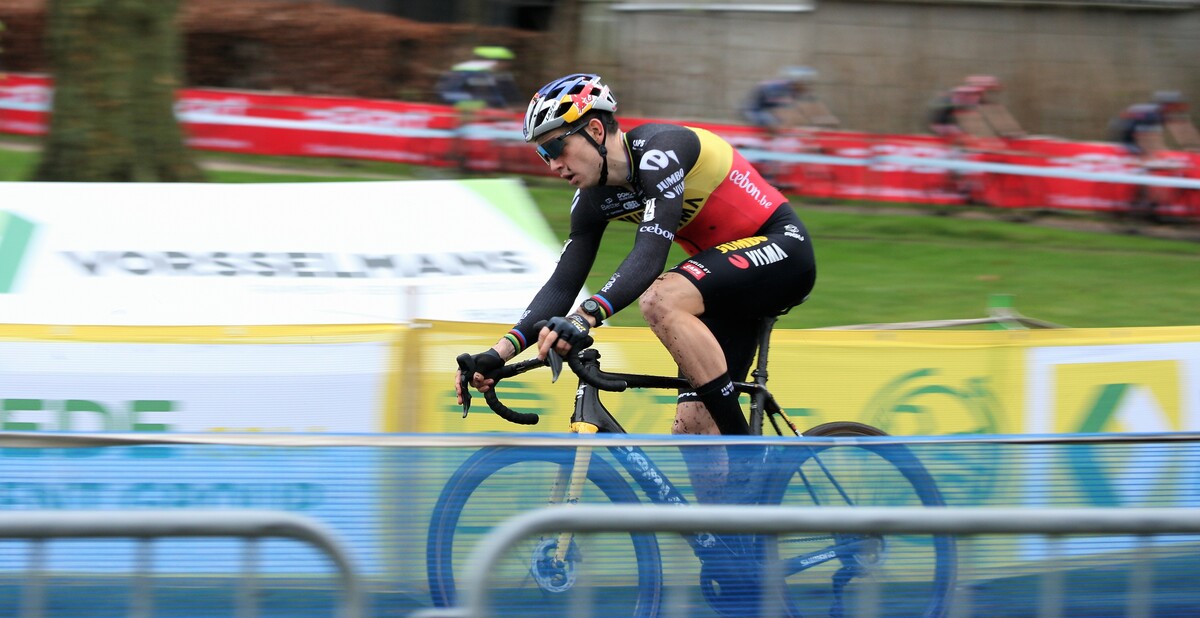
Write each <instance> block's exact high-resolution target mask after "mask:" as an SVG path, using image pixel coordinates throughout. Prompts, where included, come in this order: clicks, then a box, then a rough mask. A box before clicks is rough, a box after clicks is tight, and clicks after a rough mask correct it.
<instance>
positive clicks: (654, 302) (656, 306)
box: [638, 273, 704, 327]
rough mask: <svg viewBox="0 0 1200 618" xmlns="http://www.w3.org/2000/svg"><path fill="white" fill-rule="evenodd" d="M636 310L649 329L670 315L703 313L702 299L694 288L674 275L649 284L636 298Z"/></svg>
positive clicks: (670, 274) (680, 277) (669, 274)
mask: <svg viewBox="0 0 1200 618" xmlns="http://www.w3.org/2000/svg"><path fill="white" fill-rule="evenodd" d="M638 309H639V310H640V311H641V312H642V317H643V318H645V320H646V323H647V324H649V325H650V326H651V327H653V326H655V325H657V324H659V323H661V322H662V321H663V320H665V319H667V318H668V317H669V316H670V315H671V314H672V313H676V312H682V313H686V314H688V315H700V314H702V313H704V298H703V297H702V296H701V295H700V291H699V290H697V289H696V286H694V285H692V284H691V282H689V281H688V280H687V279H684V278H683V277H682V276H681V275H678V274H675V273H667V274H665V275H663V276H661V277H659V278H658V279H656V280H655V281H654V283H652V284H650V287H649V288H647V289H646V291H645V292H642V295H641V297H640V298H638Z"/></svg>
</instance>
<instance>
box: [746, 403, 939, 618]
mask: <svg viewBox="0 0 1200 618" xmlns="http://www.w3.org/2000/svg"><path fill="white" fill-rule="evenodd" d="M816 429H817V430H816V431H815V432H814V431H810V432H806V433H805V435H806V436H812V435H826V436H870V435H884V434H883V433H882V432H880V431H878V430H875V429H873V428H871V427H869V426H865V425H860V424H857V423H835V424H830V425H828V426H823V427H820V428H816ZM783 461H784V462H785V463H784V465H782V466H781V468H780V469H779V471H778V472H777V478H776V479H774V480H773V481H772V482H771V483H770V484H769V485H768V487H769V488H770V489H769V492H770V493H769V495H768V496H767V499H768V502H767V504H783V505H789V506H809V507H811V506H888V507H893V506H942V505H944V502H943V500H942V496H941V493H940V492H939V491H938V489H937V486H936V484H935V483H934V480H933V478H932V477H931V476H930V474H929V472H928V471H927V470H926V469H925V467H924V466H923V465H921V462H920V461H919V460H918V459H917V458H916V456H914V455H913V454H912V452H911V451H910V450H909V449H908V448H906V447H905V446H904V445H901V444H871V443H870V442H866V441H864V442H850V441H848V442H847V443H846V444H833V445H825V444H822V445H819V446H812V447H801V448H788V449H785V452H784V454H783ZM776 541H777V542H768V543H767V548H766V549H767V557H768V558H772V559H773V558H778V560H779V562H778V563H777V564H778V565H779V567H780V569H781V570H782V573H783V575H784V581H783V584H782V586H783V589H784V591H785V595H786V598H785V603H784V604H785V605H786V606H787V611H788V614H789V615H791V616H806V617H809V618H812V617H815V616H859V615H870V616H897V617H900V616H903V617H908V618H911V617H914V616H925V617H941V616H945V615H946V613H947V610H948V607H949V603H950V596H951V593H952V591H953V588H954V581H955V576H956V568H957V567H956V563H957V554H956V548H955V542H954V537H953V536H950V535H883V534H873V535H848V534H790V535H780V536H778V537H777V539H776Z"/></svg>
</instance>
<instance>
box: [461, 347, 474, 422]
mask: <svg viewBox="0 0 1200 618" xmlns="http://www.w3.org/2000/svg"><path fill="white" fill-rule="evenodd" d="M464 357H465V358H464ZM470 359H471V355H470V354H460V355H459V356H458V358H457V359H456V360H457V361H458V371H459V374H460V375H461V377H460V378H459V379H458V386H459V390H460V391H461V392H462V401H463V403H462V407H463V415H462V417H463V418H467V412H469V411H470V410H471V388H470V386H471V384H470V383H471V376H472V375H473V374H474V373H475V367H474V366H472V365H473V363H471V362H470Z"/></svg>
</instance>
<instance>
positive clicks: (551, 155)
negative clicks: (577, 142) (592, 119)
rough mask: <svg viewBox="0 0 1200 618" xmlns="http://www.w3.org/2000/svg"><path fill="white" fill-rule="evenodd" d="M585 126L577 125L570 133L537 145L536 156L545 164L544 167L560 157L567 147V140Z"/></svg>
mask: <svg viewBox="0 0 1200 618" xmlns="http://www.w3.org/2000/svg"><path fill="white" fill-rule="evenodd" d="M586 126H587V125H579V126H577V127H575V128H574V129H571V130H570V131H567V132H566V133H563V134H562V135H559V136H558V137H555V138H554V139H550V140H546V143H544V144H538V147H537V153H538V156H539V157H541V158H542V160H543V161H545V162H546V165H550V162H551V161H553V160H555V159H557V158H559V157H561V156H562V153H563V149H564V148H566V147H567V145H566V140H567V138H568V137H571V136H572V135H574V134H576V133H578V132H579V131H580V130H582V129H583V128H584V127H586Z"/></svg>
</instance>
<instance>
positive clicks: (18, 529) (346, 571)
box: [0, 510, 363, 618]
mask: <svg viewBox="0 0 1200 618" xmlns="http://www.w3.org/2000/svg"><path fill="white" fill-rule="evenodd" d="M162 537H242V538H245V539H246V543H247V549H246V551H245V552H244V553H243V562H242V567H243V573H242V577H240V578H239V590H238V594H237V613H236V614H235V616H236V617H237V618H251V617H253V616H256V615H258V614H257V609H256V601H255V596H256V594H255V593H256V586H255V579H256V578H255V558H256V551H255V543H256V541H257V540H258V539H260V538H263V537H272V538H288V539H292V540H296V541H301V542H304V543H307V544H308V545H310V546H312V547H314V548H315V549H317V550H319V551H321V552H322V553H324V554H325V555H326V556H327V557H328V558H329V559H330V560H331V561H332V562H333V564H334V566H335V567H336V568H337V570H338V574H339V577H340V580H341V585H342V591H343V594H342V598H341V602H340V604H339V608H338V616H339V617H340V618H362V616H363V602H362V585H361V583H360V580H359V576H358V573H357V572H356V570H355V568H354V565H353V564H352V563H351V561H350V558H349V554H348V553H347V552H346V550H345V549H343V548H342V545H341V543H340V542H339V541H338V540H337V539H336V538H335V537H334V536H333V534H332V533H331V532H330V531H329V530H327V529H326V527H325V526H324V525H323V524H321V523H319V522H317V521H315V520H313V519H310V518H307V517H301V516H299V515H293V514H291V513H286V512H282V511H260V510H191V511H180V510H176V511H99V510H90V511H70V512H63V511H19V512H0V538H3V539H29V540H33V541H34V544H33V547H32V549H31V550H30V557H29V568H28V573H29V576H28V578H27V579H26V582H25V586H24V588H23V594H22V599H21V614H20V615H21V618H42V617H43V616H45V615H46V587H47V586H46V583H45V581H44V577H43V571H44V569H45V560H46V548H45V542H46V541H47V540H49V539H65V538H73V539H79V538H109V539H111V538H132V539H139V540H141V541H142V544H143V545H142V548H141V551H139V552H138V558H137V569H138V575H139V576H140V577H139V581H140V585H137V586H135V587H134V590H133V597H132V602H131V607H130V608H129V611H128V613H127V614H126V615H128V616H130V618H146V617H149V616H151V615H152V613H153V602H152V590H151V588H150V586H149V584H148V578H146V577H145V574H146V573H148V572H149V570H150V567H151V558H150V554H151V552H150V551H148V549H149V544H150V543H153V540H154V539H157V538H162Z"/></svg>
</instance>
